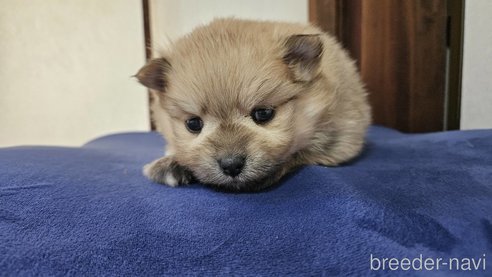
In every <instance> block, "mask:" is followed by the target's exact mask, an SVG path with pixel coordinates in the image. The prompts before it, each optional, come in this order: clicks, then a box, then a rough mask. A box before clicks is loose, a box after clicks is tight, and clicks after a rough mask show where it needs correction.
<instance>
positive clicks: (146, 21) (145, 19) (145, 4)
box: [142, 0, 155, 131]
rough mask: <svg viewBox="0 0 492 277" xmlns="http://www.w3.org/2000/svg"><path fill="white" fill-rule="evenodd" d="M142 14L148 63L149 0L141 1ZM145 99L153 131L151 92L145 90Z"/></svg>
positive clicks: (149, 48)
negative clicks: (146, 99)
mask: <svg viewBox="0 0 492 277" xmlns="http://www.w3.org/2000/svg"><path fill="white" fill-rule="evenodd" d="M142 12H143V27H144V45H145V60H146V61H147V62H148V61H149V60H150V59H152V26H151V18H150V15H151V12H150V0H142ZM147 95H148V96H147V98H148V105H149V122H150V130H152V131H153V130H155V123H154V118H153V114H152V110H151V109H150V107H151V106H152V105H151V104H152V101H153V100H154V99H153V97H152V92H151V91H150V90H147Z"/></svg>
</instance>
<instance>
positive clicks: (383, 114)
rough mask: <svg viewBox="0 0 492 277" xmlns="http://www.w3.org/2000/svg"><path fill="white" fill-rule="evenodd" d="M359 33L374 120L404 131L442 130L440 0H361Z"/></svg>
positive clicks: (443, 23) (443, 16)
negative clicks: (360, 27) (360, 26)
mask: <svg viewBox="0 0 492 277" xmlns="http://www.w3.org/2000/svg"><path fill="white" fill-rule="evenodd" d="M361 34H362V38H361V73H362V77H363V79H364V81H365V82H366V84H367V87H368V89H369V91H370V92H371V96H370V100H371V104H372V106H373V109H374V122H375V123H379V124H383V125H386V126H390V127H394V128H397V129H400V130H402V131H408V132H427V131H439V130H443V128H444V126H443V119H444V96H445V74H446V3H445V0H432V1H429V0H419V1H417V0H402V1H396V0H364V1H363V5H362V29H361Z"/></svg>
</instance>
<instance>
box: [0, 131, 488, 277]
mask: <svg viewBox="0 0 492 277" xmlns="http://www.w3.org/2000/svg"><path fill="white" fill-rule="evenodd" d="M163 143H164V142H163V141H162V139H161V137H159V135H157V134H156V133H125V134H116V135H111V136H105V137H102V138H99V139H96V140H93V141H91V142H89V143H87V144H86V145H84V146H83V147H80V148H67V147H42V146H22V147H13V148H3V149H0V276H4V275H13V276H17V275H83V276H89V275H117V276H123V275H132V276H144V275H263V276H272V275H277V276H285V275H294V276H301V275H310V276H312V275H325V276H333V275H356V276H361V275H362V276H364V275H371V274H374V275H385V274H392V275H394V274H402V275H411V276H415V275H425V276H428V275H433V274H434V275H443V276H449V275H456V276H462V275H463V274H466V275H467V276H468V275H476V276H492V130H482V131H455V132H441V133H431V134H416V135H408V134H402V133H399V132H397V131H394V130H391V129H386V128H382V127H372V128H371V130H370V134H369V141H368V143H367V147H366V149H365V150H364V153H363V154H362V155H361V157H360V158H358V159H357V160H355V161H352V162H351V163H349V164H345V165H343V166H340V167H336V168H327V167H321V166H307V167H304V168H302V169H300V170H298V171H297V172H295V173H293V174H291V175H289V176H287V178H285V179H284V180H283V182H282V184H281V185H279V186H277V187H275V188H273V189H271V190H268V191H265V192H261V193H239V194H233V193H225V192H218V191H215V190H213V189H210V188H207V187H203V186H201V185H198V184H193V185H189V186H184V187H179V188H169V187H167V186H163V185H159V184H154V183H152V182H150V181H148V180H147V179H146V178H145V177H144V176H142V175H141V168H142V166H143V165H144V164H145V163H147V162H150V161H151V160H153V159H155V158H157V157H159V156H161V154H162V147H163ZM384 258H388V259H389V258H394V259H398V261H402V259H404V258H408V259H409V260H410V262H414V263H415V267H414V268H410V269H403V263H401V267H400V268H398V269H394V270H393V269H390V268H388V267H389V264H388V261H386V264H385V269H383V268H382V267H383V259H384ZM426 258H430V259H433V260H434V261H436V260H437V259H438V258H441V259H442V260H441V262H443V261H451V260H450V259H453V258H455V259H456V261H459V263H457V262H456V263H453V266H452V268H450V267H449V266H444V265H443V264H441V266H440V268H439V269H436V268H435V267H434V268H433V269H429V268H425V267H423V266H422V268H421V269H420V270H418V263H419V259H421V260H423V261H425V259H426ZM466 259H474V260H473V262H474V263H475V264H472V263H471V262H470V263H469V265H470V267H469V268H468V267H467V266H466V263H467V260H466ZM453 261H455V260H453ZM469 261H471V260H469ZM480 261H482V262H486V263H485V264H484V263H479V266H478V267H474V265H476V263H477V262H480ZM378 262H379V263H378ZM455 264H456V265H457V267H455ZM378 266H379V268H378ZM393 268H394V267H393ZM405 268H406V267H405Z"/></svg>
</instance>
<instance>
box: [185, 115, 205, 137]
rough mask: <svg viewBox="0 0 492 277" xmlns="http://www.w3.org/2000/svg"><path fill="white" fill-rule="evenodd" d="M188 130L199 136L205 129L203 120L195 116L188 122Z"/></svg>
mask: <svg viewBox="0 0 492 277" xmlns="http://www.w3.org/2000/svg"><path fill="white" fill-rule="evenodd" d="M186 128H187V129H188V131H190V132H191V133H195V134H198V133H200V131H201V130H202V128H203V121H202V119H201V118H199V117H197V116H195V117H192V118H190V119H188V120H186Z"/></svg>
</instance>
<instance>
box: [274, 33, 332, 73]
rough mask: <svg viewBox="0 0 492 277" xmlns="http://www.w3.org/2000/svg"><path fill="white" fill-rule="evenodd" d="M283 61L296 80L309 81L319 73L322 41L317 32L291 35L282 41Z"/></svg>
mask: <svg viewBox="0 0 492 277" xmlns="http://www.w3.org/2000/svg"><path fill="white" fill-rule="evenodd" d="M284 47H285V52H284V56H283V61H284V63H285V64H287V65H288V66H289V68H290V70H291V72H292V74H293V77H294V80H295V81H298V82H309V81H311V80H312V79H314V77H316V76H317V75H318V73H319V64H320V61H321V55H322V53H323V43H322V41H321V37H320V35H319V34H301V35H292V36H290V37H289V38H288V39H287V40H286V41H285V43H284Z"/></svg>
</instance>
